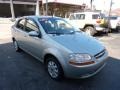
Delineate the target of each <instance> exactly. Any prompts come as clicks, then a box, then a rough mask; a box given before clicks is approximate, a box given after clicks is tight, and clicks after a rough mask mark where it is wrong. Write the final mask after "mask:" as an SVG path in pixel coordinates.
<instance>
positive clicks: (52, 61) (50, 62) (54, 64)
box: [46, 57, 63, 80]
mask: <svg viewBox="0 0 120 90" xmlns="http://www.w3.org/2000/svg"><path fill="white" fill-rule="evenodd" d="M46 68H47V72H48V74H49V75H50V77H51V78H52V79H54V80H60V79H61V78H62V77H63V70H62V67H61V65H60V63H59V62H58V61H57V59H56V58H54V57H50V58H47V61H46Z"/></svg>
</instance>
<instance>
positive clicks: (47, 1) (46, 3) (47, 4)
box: [46, 0, 48, 16]
mask: <svg viewBox="0 0 120 90" xmlns="http://www.w3.org/2000/svg"><path fill="white" fill-rule="evenodd" d="M47 15H48V0H46V16H47Z"/></svg>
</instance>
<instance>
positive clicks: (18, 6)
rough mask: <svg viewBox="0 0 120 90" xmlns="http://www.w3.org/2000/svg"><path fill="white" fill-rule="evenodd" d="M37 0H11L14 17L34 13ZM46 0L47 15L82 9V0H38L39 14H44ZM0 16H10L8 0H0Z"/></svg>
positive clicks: (83, 7)
mask: <svg viewBox="0 0 120 90" xmlns="http://www.w3.org/2000/svg"><path fill="white" fill-rule="evenodd" d="M36 1H37V0H13V7H14V13H15V17H19V16H25V15H34V14H35V10H36ZM46 1H48V2H47V5H48V9H47V10H48V15H56V16H61V17H65V16H68V15H69V13H71V12H76V11H81V10H84V9H85V7H86V5H85V4H84V3H83V2H82V1H83V0H39V7H40V14H41V15H46ZM0 17H11V9H10V0H0Z"/></svg>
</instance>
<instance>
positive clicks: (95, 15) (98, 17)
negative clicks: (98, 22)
mask: <svg viewBox="0 0 120 90" xmlns="http://www.w3.org/2000/svg"><path fill="white" fill-rule="evenodd" d="M92 19H100V15H99V14H93V15H92Z"/></svg>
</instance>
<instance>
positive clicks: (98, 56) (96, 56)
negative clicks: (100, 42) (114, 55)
mask: <svg viewBox="0 0 120 90" xmlns="http://www.w3.org/2000/svg"><path fill="white" fill-rule="evenodd" d="M104 54H105V49H104V50H102V51H101V52H99V53H97V54H96V55H95V56H94V57H95V58H96V59H98V58H101V57H102V56H103V55H104Z"/></svg>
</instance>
